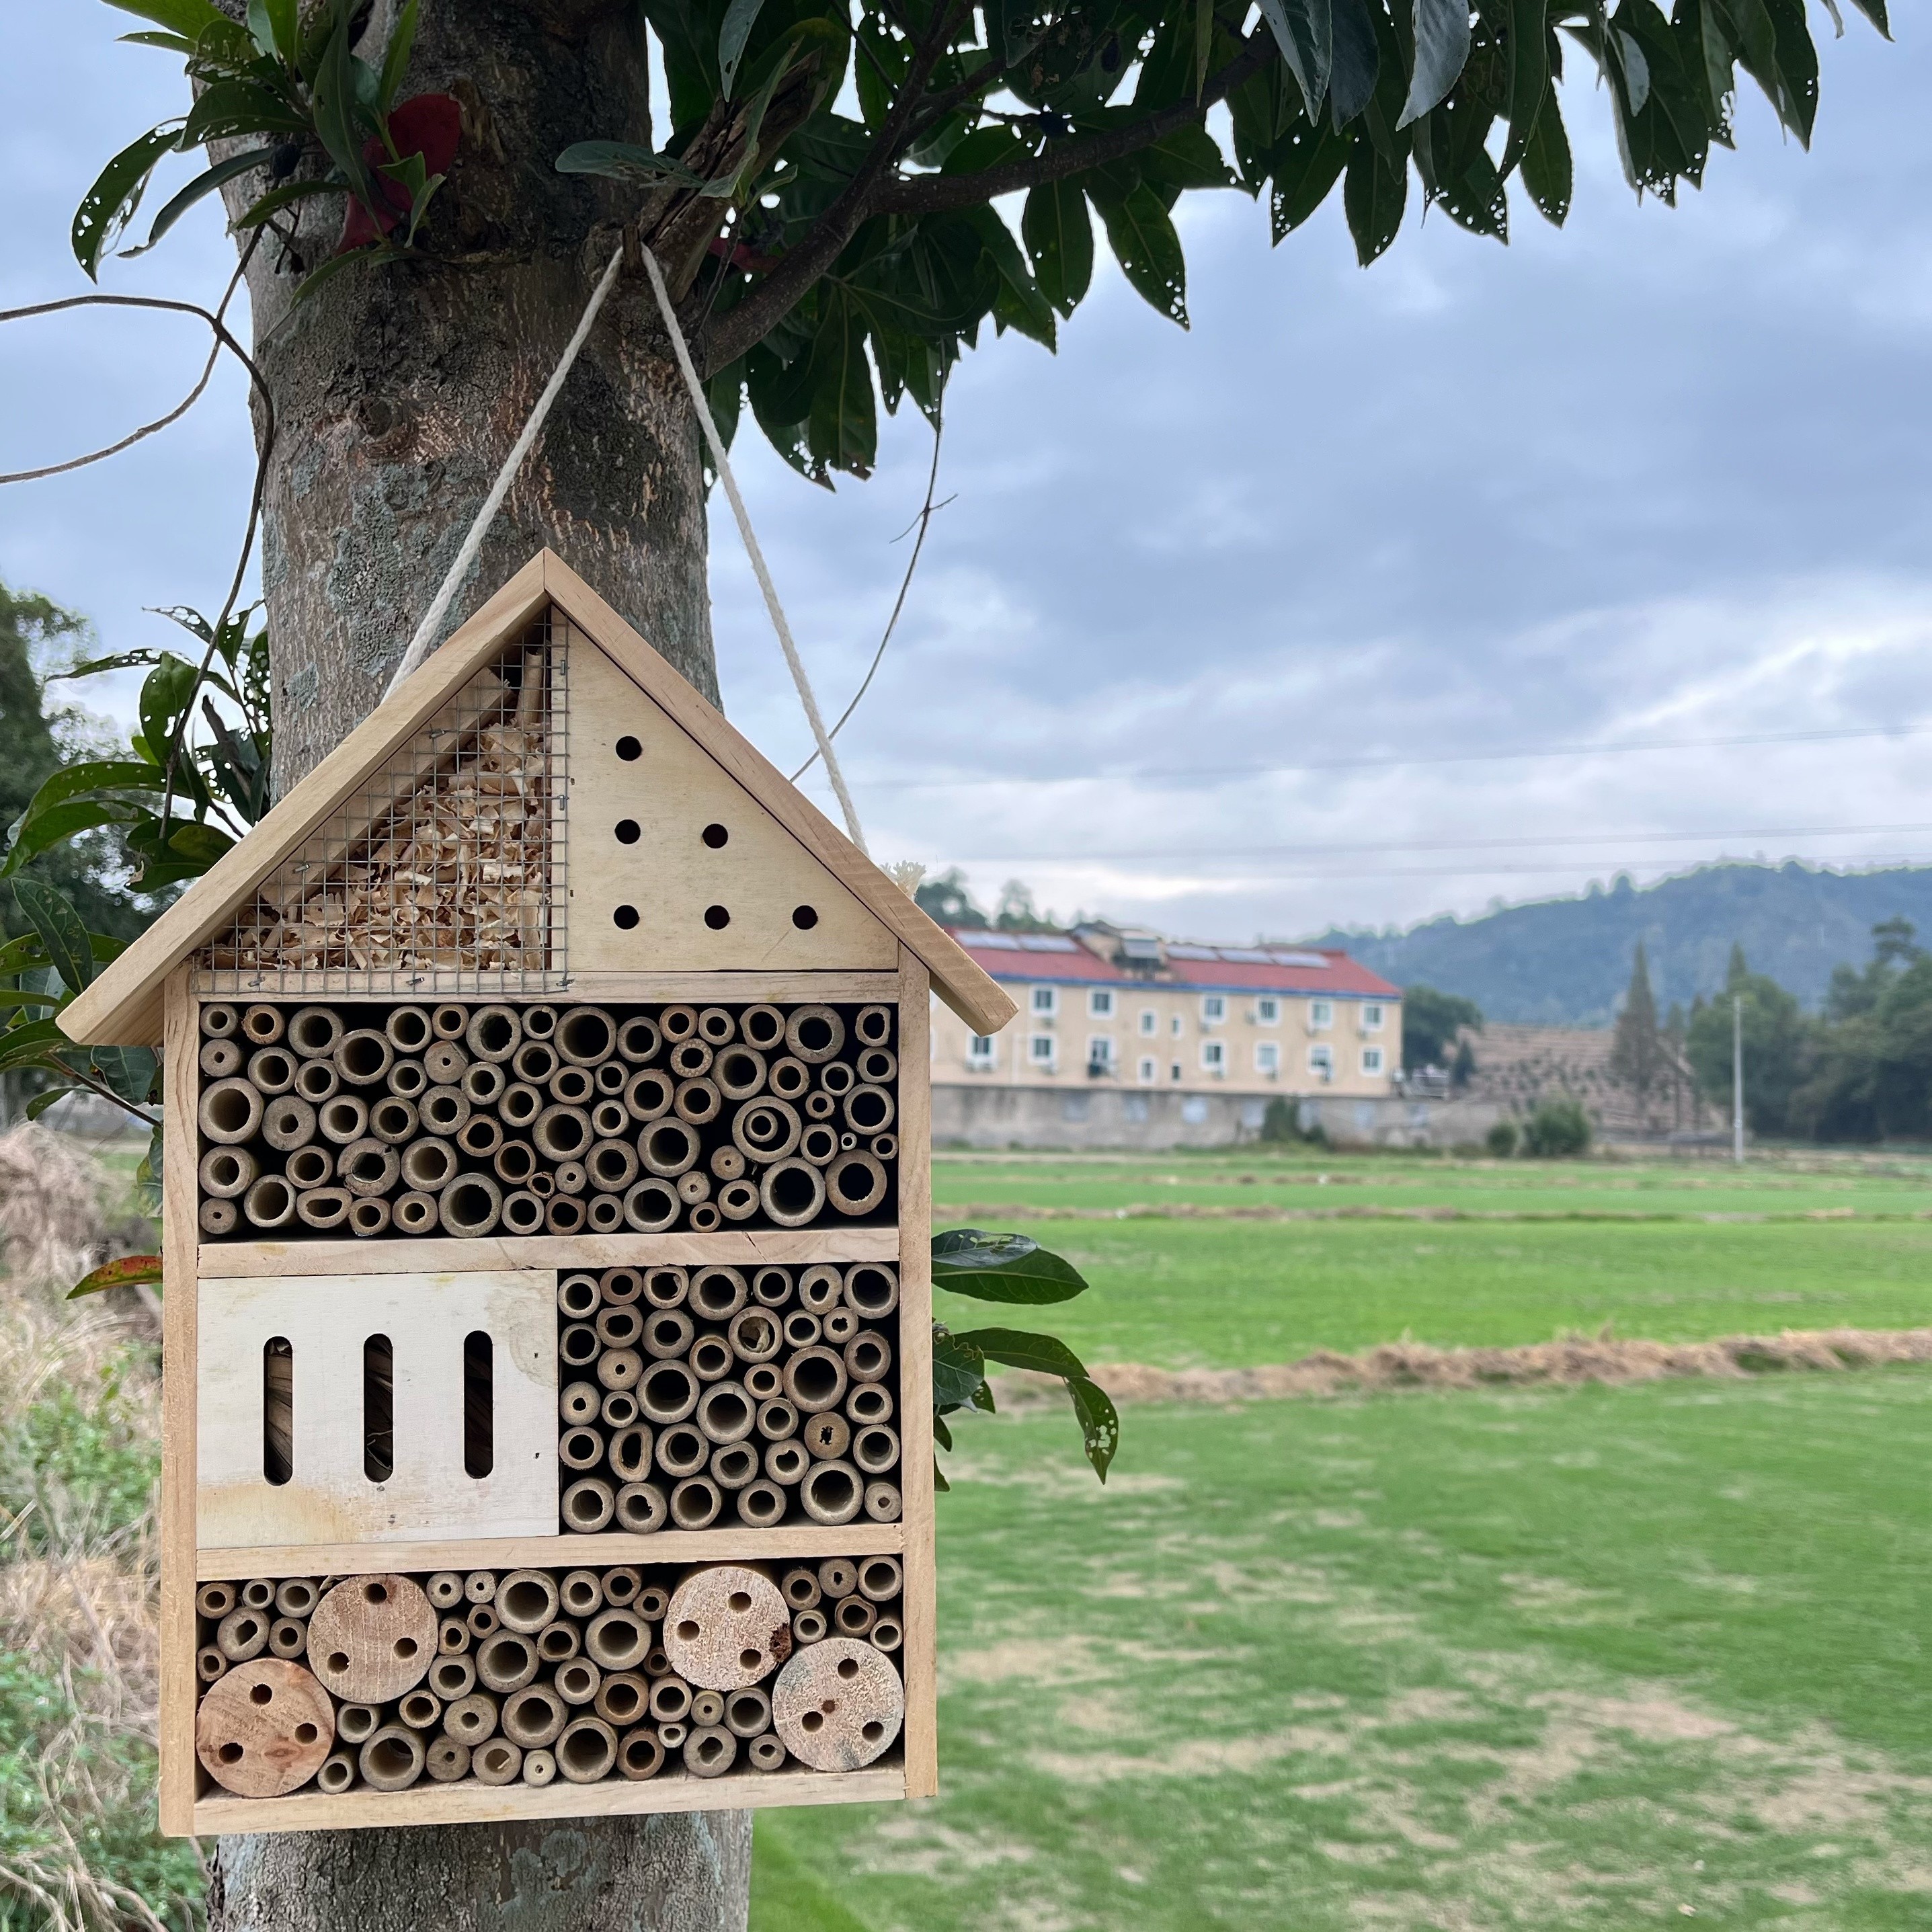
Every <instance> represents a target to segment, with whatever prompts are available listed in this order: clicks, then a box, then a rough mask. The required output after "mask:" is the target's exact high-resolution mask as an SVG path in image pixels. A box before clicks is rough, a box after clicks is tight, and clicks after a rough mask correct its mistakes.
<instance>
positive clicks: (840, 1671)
mask: <svg viewBox="0 0 1932 1932" xmlns="http://www.w3.org/2000/svg"><path fill="white" fill-rule="evenodd" d="M771 1696H772V1730H774V1731H775V1733H777V1735H778V1739H779V1741H780V1742H781V1743H782V1744H783V1745H784V1748H785V1749H786V1750H787V1751H790V1753H791V1754H792V1756H793V1757H795V1758H797V1759H799V1760H800V1761H801V1762H802V1763H805V1764H807V1765H808V1766H811V1769H813V1770H814V1771H858V1770H860V1769H862V1768H863V1767H864V1766H866V1765H868V1764H871V1763H873V1762H874V1761H875V1760H877V1759H878V1758H879V1757H882V1756H883V1754H884V1753H885V1752H886V1751H887V1750H888V1749H889V1748H890V1746H891V1745H892V1742H893V1741H894V1740H895V1739H896V1738H897V1737H898V1734H899V1730H900V1727H901V1725H902V1724H904V1720H905V1686H904V1684H903V1683H901V1682H900V1679H899V1674H898V1671H897V1670H895V1669H894V1668H893V1667H892V1664H890V1663H889V1661H887V1659H886V1658H885V1657H883V1655H880V1652H877V1651H876V1650H874V1649H873V1648H872V1646H871V1645H870V1644H868V1643H859V1642H858V1641H856V1640H854V1639H853V1638H850V1637H827V1638H826V1640H825V1641H824V1642H823V1643H815V1644H813V1645H811V1646H810V1647H809V1648H808V1649H805V1650H802V1651H800V1652H799V1653H798V1654H797V1655H796V1656H795V1657H793V1658H792V1659H791V1661H790V1662H789V1663H788V1664H786V1666H785V1667H784V1669H783V1670H781V1671H780V1672H779V1673H778V1681H777V1682H775V1684H774V1685H772V1693H771Z"/></svg>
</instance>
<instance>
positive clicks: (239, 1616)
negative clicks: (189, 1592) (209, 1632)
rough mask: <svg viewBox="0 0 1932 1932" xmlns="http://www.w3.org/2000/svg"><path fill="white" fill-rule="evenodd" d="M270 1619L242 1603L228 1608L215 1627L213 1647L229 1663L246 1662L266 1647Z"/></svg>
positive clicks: (267, 1644) (258, 1654)
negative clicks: (233, 1607)
mask: <svg viewBox="0 0 1932 1932" xmlns="http://www.w3.org/2000/svg"><path fill="white" fill-rule="evenodd" d="M269 1626H270V1619H269V1618H268V1617H266V1616H264V1615H263V1613H262V1612H261V1611H260V1610H255V1609H254V1608H252V1607H250V1606H249V1605H248V1604H242V1605H241V1606H240V1607H239V1608H237V1609H235V1610H230V1611H229V1613H228V1614H227V1615H226V1616H225V1617H223V1619H221V1622H220V1624H219V1625H217V1627H216V1629H215V1633H214V1647H215V1649H217V1650H218V1651H220V1653H221V1654H222V1655H223V1657H225V1658H227V1660H228V1661H229V1663H230V1664H246V1663H247V1662H248V1660H249V1659H250V1658H254V1657H259V1656H260V1655H261V1654H262V1652H263V1651H265V1650H266V1649H268V1647H269Z"/></svg>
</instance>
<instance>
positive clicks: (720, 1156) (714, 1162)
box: [705, 1147, 750, 1181]
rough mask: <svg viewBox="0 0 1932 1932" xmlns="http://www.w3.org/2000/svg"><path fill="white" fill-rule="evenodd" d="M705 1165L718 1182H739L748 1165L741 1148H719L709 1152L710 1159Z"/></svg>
mask: <svg viewBox="0 0 1932 1932" xmlns="http://www.w3.org/2000/svg"><path fill="white" fill-rule="evenodd" d="M705 1165H706V1166H708V1167H709V1169H710V1170H711V1172H712V1174H713V1175H715V1176H716V1177H717V1178H718V1180H720V1181H740V1180H742V1179H743V1178H744V1175H745V1169H746V1168H747V1167H748V1166H749V1165H750V1163H748V1161H747V1160H745V1151H744V1149H743V1148H739V1147H720V1148H712V1150H711V1154H710V1158H709V1160H707V1161H706V1163H705Z"/></svg>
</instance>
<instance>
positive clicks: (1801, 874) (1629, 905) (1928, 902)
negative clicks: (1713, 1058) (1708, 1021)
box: [1310, 860, 1932, 1026]
mask: <svg viewBox="0 0 1932 1932" xmlns="http://www.w3.org/2000/svg"><path fill="white" fill-rule="evenodd" d="M1898 913H1903V914H1904V916H1906V918H1907V919H1910V920H1911V921H1912V923H1913V924H1914V925H1915V926H1917V927H1918V931H1919V934H1920V935H1921V938H1925V939H1927V940H1928V941H1932V866H1899V867H1894V868H1892V869H1891V870H1889V871H1870V872H1826V871H1816V870H1814V869H1813V868H1811V867H1809V866H1806V865H1800V864H1799V863H1798V862H1796V860H1793V861H1791V862H1788V863H1787V864H1785V865H1704V866H1700V868H1698V869H1697V871H1694V872H1691V873H1687V874H1685V875H1684V876H1683V877H1679V878H1674V879H1666V880H1662V881H1661V883H1658V884H1656V885H1654V886H1644V887H1643V889H1641V890H1640V889H1637V888H1636V887H1634V886H1632V885H1631V883H1630V881H1629V880H1628V879H1626V878H1619V880H1617V882H1616V884H1615V885H1614V886H1611V887H1610V889H1608V890H1607V891H1606V890H1603V889H1597V890H1593V891H1592V892H1589V893H1588V894H1586V895H1584V896H1583V897H1582V898H1565V899H1546V900H1544V901H1541V902H1540V903H1538V904H1534V905H1520V906H1509V907H1505V909H1504V910H1502V911H1500V912H1493V913H1487V914H1485V915H1484V916H1483V917H1482V918H1481V919H1454V918H1451V917H1448V916H1445V917H1443V918H1441V919H1430V920H1429V921H1428V922H1427V923H1426V924H1424V925H1421V926H1415V927H1413V928H1412V929H1410V930H1409V932H1403V933H1372V932H1325V933H1323V934H1322V935H1321V936H1320V938H1318V939H1316V940H1314V941H1311V942H1310V943H1311V944H1315V945H1317V946H1340V947H1346V948H1347V950H1349V953H1352V955H1353V956H1355V958H1356V959H1359V960H1361V962H1362V963H1363V965H1365V966H1367V967H1369V968H1372V969H1373V971H1376V972H1378V973H1380V974H1383V975H1384V976H1385V977H1387V978H1388V979H1391V980H1394V982H1395V983H1397V985H1398V986H1408V985H1410V984H1412V983H1414V982H1415V981H1418V980H1422V981H1426V982H1427V983H1428V984H1429V985H1430V986H1437V987H1440V988H1441V989H1442V991H1444V992H1449V993H1460V994H1462V995H1464V996H1465V997H1466V998H1469V999H1472V1000H1474V1001H1475V1002H1476V1004H1478V1006H1479V1007H1481V1008H1482V1010H1483V1011H1484V1014H1485V1015H1486V1016H1487V1017H1488V1018H1490V1019H1495V1020H1506V1021H1511V1022H1515V1023H1517V1024H1519V1025H1535V1026H1602V1025H1607V1024H1608V1022H1610V1019H1611V1017H1612V1016H1613V1013H1615V1011H1616V1003H1617V1000H1618V998H1619V996H1620V995H1622V992H1623V990H1624V988H1625V986H1626V985H1627V984H1628V983H1629V980H1630V970H1631V955H1632V954H1633V953H1634V952H1635V950H1636V949H1637V941H1639V940H1642V941H1643V943H1644V944H1645V946H1646V948H1647V949H1648V950H1649V958H1650V974H1651V983H1652V985H1653V986H1655V989H1656V991H1657V1003H1658V1007H1660V1008H1662V1009H1665V1010H1667V1009H1668V1008H1669V1007H1670V1004H1671V1002H1672V1001H1682V1002H1683V1003H1684V1004H1685V1005H1686V1006H1687V1007H1688V1005H1689V1004H1691V998H1692V997H1693V996H1694V995H1696V994H1698V993H1704V994H1707V995H1708V994H1710V993H1712V992H1715V991H1716V990H1717V989H1718V988H1719V987H1721V986H1722V985H1723V984H1724V968H1725V965H1726V963H1727V962H1728V960H1729V959H1730V953H1731V947H1732V945H1733V942H1737V941H1741V942H1742V944H1743V946H1744V949H1745V957H1746V958H1747V959H1748V960H1749V961H1750V962H1751V969H1752V971H1754V972H1759V973H1769V974H1770V975H1771V977H1772V978H1773V979H1775V980H1778V982H1779V983H1780V984H1781V985H1782V986H1787V987H1788V988H1789V989H1790V990H1791V991H1792V992H1794V993H1796V995H1798V997H1799V998H1800V999H1801V1000H1802V1001H1804V1003H1805V1005H1806V1006H1808V1007H1816V1006H1817V1004H1818V1002H1819V1001H1820V999H1822V998H1823V996H1824V992H1825V989H1826V985H1827V984H1828V983H1829V981H1830V979H1831V977H1832V968H1833V967H1834V966H1836V965H1838V964H1839V963H1840V962H1841V961H1843V960H1850V961H1852V962H1854V963H1856V964H1859V965H1862V964H1863V963H1864V961H1865V960H1867V959H1869V958H1870V956H1871V929H1872V928H1873V926H1876V924H1877V923H1878V922H1879V920H1881V919H1890V918H1891V917H1893V916H1895V915H1896V914H1898Z"/></svg>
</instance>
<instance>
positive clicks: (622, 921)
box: [610, 905, 637, 932]
mask: <svg viewBox="0 0 1932 1932" xmlns="http://www.w3.org/2000/svg"><path fill="white" fill-rule="evenodd" d="M610 922H611V924H612V925H613V926H616V928H617V929H618V930H619V932H629V931H630V930H631V929H632V928H633V927H634V926H636V924H637V907H635V906H634V905H620V906H619V907H618V908H617V910H616V911H615V912H613V913H612V914H611V915H610Z"/></svg>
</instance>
